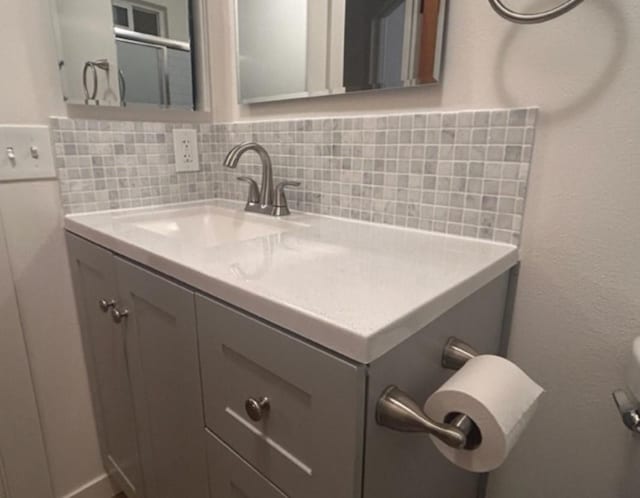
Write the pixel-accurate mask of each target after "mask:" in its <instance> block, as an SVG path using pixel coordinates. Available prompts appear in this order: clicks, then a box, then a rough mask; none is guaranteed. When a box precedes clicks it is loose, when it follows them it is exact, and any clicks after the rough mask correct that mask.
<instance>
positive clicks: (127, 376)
mask: <svg viewBox="0 0 640 498" xmlns="http://www.w3.org/2000/svg"><path fill="white" fill-rule="evenodd" d="M67 244H68V249H69V259H70V261H71V267H72V275H73V282H74V288H75V294H76V301H77V305H78V309H79V316H80V321H81V328H82V335H83V341H84V349H85V356H86V358H87V364H88V370H89V374H90V383H91V387H92V395H93V401H94V408H95V412H96V413H95V415H96V421H97V426H98V432H99V437H100V443H101V447H102V452H103V457H104V461H105V466H106V468H107V471H108V472H109V474H110V475H111V476H113V478H114V480H115V481H116V483H117V484H118V485H119V486H120V487H121V489H122V490H123V491H124V492H125V493H126V494H127V496H129V498H143V497H145V498H176V497H180V498H208V497H209V486H208V477H207V463H206V443H205V439H204V434H203V432H204V416H203V411H202V392H201V383H200V370H199V362H198V345H197V335H196V322H195V304H194V293H193V292H192V291H191V290H188V289H186V288H184V287H182V286H180V285H177V284H175V283H173V282H171V281H169V280H167V279H165V278H163V277H161V276H159V275H157V274H155V273H152V272H149V271H147V270H144V269H143V268H141V267H139V266H136V265H133V264H131V263H129V262H127V261H125V260H124V259H121V258H118V257H116V256H114V255H113V254H112V253H111V252H109V251H107V250H105V249H102V248H100V247H99V246H97V245H95V244H92V243H90V242H87V241H85V240H84V239H81V238H79V237H76V236H74V235H71V234H69V233H68V234H67ZM101 300H104V301H105V303H103V304H104V305H105V308H106V311H104V312H103V310H102V309H101V306H100V301H101ZM114 313H115V316H114ZM118 313H119V314H120V316H119V317H118ZM143 483H144V485H143ZM143 488H144V491H143Z"/></svg>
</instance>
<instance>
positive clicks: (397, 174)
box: [52, 108, 537, 244]
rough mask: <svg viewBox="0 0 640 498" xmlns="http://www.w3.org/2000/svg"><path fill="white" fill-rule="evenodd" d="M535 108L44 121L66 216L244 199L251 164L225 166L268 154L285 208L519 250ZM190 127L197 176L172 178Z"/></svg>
mask: <svg viewBox="0 0 640 498" xmlns="http://www.w3.org/2000/svg"><path fill="white" fill-rule="evenodd" d="M536 115H537V111H536V109H533V108H530V109H498V110H478V111H456V112H445V113H439V112H438V113H431V112H429V113H426V112H425V113H417V114H395V115H381V116H358V117H337V118H318V119H292V120H278V121H259V122H240V123H229V124H201V125H194V124H179V123H141V122H114V121H86V120H71V119H54V120H52V133H53V141H54V146H55V151H56V156H57V166H58V173H59V179H60V188H61V193H62V200H63V205H64V207H65V210H66V211H67V212H84V211H93V210H99V209H113V208H121V207H136V206H144V205H153V204H165V203H170V202H181V201H189V200H198V199H207V198H214V197H215V198H225V199H235V200H246V196H247V185H246V184H244V183H241V182H238V181H237V180H236V177H237V176H238V175H241V174H242V175H247V174H248V175H251V176H254V177H256V180H258V183H260V182H259V177H260V174H261V168H260V164H259V160H258V158H257V155H255V154H253V153H252V152H249V153H247V154H245V156H243V158H242V160H241V162H240V165H239V166H238V169H237V170H235V171H234V170H228V169H225V168H224V167H223V166H222V161H223V158H224V156H225V154H226V153H227V152H228V151H229V150H230V149H231V147H233V146H234V145H236V144H237V143H240V142H244V141H256V142H258V143H260V144H262V145H263V146H264V147H265V148H266V149H267V150H268V151H269V153H270V155H271V158H272V162H273V166H274V181H276V182H277V181H280V180H285V179H286V180H299V181H300V182H301V183H302V185H301V187H299V188H292V189H290V190H289V191H288V195H287V197H288V199H289V205H290V207H291V208H292V209H298V210H302V211H307V212H313V213H320V214H328V215H334V216H342V217H348V218H354V219H359V220H364V221H373V222H379V223H387V224H393V225H398V226H406V227H412V228H419V229H424V230H432V231H438V232H446V233H450V234H457V235H464V236H468V237H475V238H483V239H490V240H496V241H501V242H508V243H513V244H518V243H519V237H520V231H521V226H522V214H523V211H524V200H525V195H526V189H527V180H528V176H529V166H530V162H531V156H532V149H533V143H534V135H535V123H536ZM175 128H197V129H198V131H199V134H198V147H199V153H200V166H201V171H200V172H198V173H176V172H175V158H174V154H173V138H172V130H173V129H175Z"/></svg>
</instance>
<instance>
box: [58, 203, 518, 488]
mask: <svg viewBox="0 0 640 498" xmlns="http://www.w3.org/2000/svg"><path fill="white" fill-rule="evenodd" d="M65 228H66V231H67V244H68V249H69V257H70V261H71V267H72V275H73V282H74V287H75V293H76V300H77V305H78V310H79V315H80V322H81V327H82V333H83V341H84V349H85V353H86V359H87V366H88V370H89V374H90V382H91V388H92V394H93V402H94V409H95V416H96V421H97V426H98V433H99V437H100V443H101V448H102V452H103V458H104V463H105V466H106V468H107V471H108V473H109V475H110V476H112V478H113V479H114V481H115V482H116V483H117V485H118V486H120V487H121V488H122V490H123V491H124V492H125V493H126V494H127V495H128V496H129V497H137V498H143V497H144V498H176V497H182V498H207V497H211V498H231V497H239V496H242V497H247V498H272V497H273V498H275V497H285V496H289V497H295V498H327V497H331V498H356V497H365V498H389V497H396V498H405V497H406V498H410V497H414V496H425V497H433V498H467V497H468V498H472V497H475V496H477V494H478V492H479V491H478V489H479V482H480V478H479V476H478V475H477V474H471V473H468V472H464V471H462V470H460V469H458V468H456V467H454V466H453V465H451V464H450V463H449V462H447V461H446V460H445V459H444V458H443V457H442V456H441V455H440V454H439V453H438V452H437V451H436V449H435V447H434V446H433V445H432V444H431V442H430V441H429V438H428V436H426V435H423V434H405V433H399V432H395V431H392V430H390V429H388V428H385V427H381V426H379V425H378V424H377V423H376V417H375V411H376V403H377V401H378V399H379V398H380V396H381V394H382V393H383V392H384V390H385V389H386V388H387V387H388V386H389V385H397V386H400V387H401V388H402V389H403V390H404V391H405V392H406V393H408V394H410V395H411V396H412V397H413V398H414V399H415V400H416V401H418V402H419V403H422V402H423V401H424V400H425V399H426V398H427V397H428V396H429V394H430V393H431V392H433V391H434V390H435V389H436V388H437V387H438V386H439V385H441V384H442V383H443V381H444V380H445V379H446V378H447V377H448V376H449V375H451V374H450V372H447V371H446V370H444V369H443V368H442V366H441V355H442V349H443V346H444V344H445V342H446V341H447V338H449V337H450V336H456V337H459V338H460V339H463V340H464V341H466V342H468V343H469V344H471V345H473V346H474V347H475V348H476V349H478V350H479V351H481V352H488V353H499V352H502V353H504V341H505V340H506V335H507V334H506V332H507V329H508V322H509V319H508V318H509V315H510V304H509V301H510V296H511V295H512V291H513V281H514V278H513V277H514V275H515V273H516V270H515V268H517V262H518V253H517V249H516V248H515V247H514V246H511V245H506V244H499V243H495V242H487V241H481V240H476V239H467V238H462V237H455V236H451V235H444V234H436V233H431V232H424V231H417V230H409V229H401V228H394V227H385V226H381V225H375V224H369V223H361V222H354V221H348V220H341V219H336V218H328V217H323V216H316V215H306V214H293V215H291V216H288V217H286V219H275V218H270V217H266V216H262V215H259V214H251V213H245V212H243V211H242V205H241V204H239V203H231V202H229V201H206V202H195V203H185V204H181V205H172V206H164V207H157V208H141V209H129V210H119V211H103V212H96V213H88V214H81V215H69V216H67V217H66V220H65ZM416 490H419V491H416ZM432 491H433V494H432ZM417 493H419V494H417Z"/></svg>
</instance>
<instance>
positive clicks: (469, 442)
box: [376, 337, 482, 449]
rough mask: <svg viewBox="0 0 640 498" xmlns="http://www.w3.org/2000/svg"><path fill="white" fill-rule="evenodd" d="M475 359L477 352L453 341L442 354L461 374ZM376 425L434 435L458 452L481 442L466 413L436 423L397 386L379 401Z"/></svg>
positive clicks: (389, 388) (451, 366) (473, 424)
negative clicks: (468, 362)
mask: <svg viewBox="0 0 640 498" xmlns="http://www.w3.org/2000/svg"><path fill="white" fill-rule="evenodd" d="M476 356H478V352H477V351H476V350H475V349H473V348H472V347H471V346H469V345H468V344H467V343H466V342H464V341H461V340H460V339H458V338H456V337H450V338H449V339H448V340H447V343H446V344H445V346H444V350H443V352H442V366H443V367H444V368H447V369H450V370H460V369H461V368H462V367H463V366H464V364H465V363H466V362H467V361H469V360H470V359H472V358H475V357H476ZM376 422H377V424H378V425H381V426H383V427H387V428H389V429H393V430H396V431H400V432H420V433H426V434H431V435H433V436H435V437H437V438H438V439H440V440H441V441H442V442H443V443H445V444H447V445H449V446H451V447H453V448H457V449H462V448H466V449H473V448H475V447H477V446H478V445H479V444H480V442H481V440H482V436H481V434H480V431H479V430H478V427H477V426H476V424H475V423H474V422H473V420H471V418H470V417H468V416H467V415H465V414H464V413H453V414H451V416H450V417H447V419H446V420H445V421H444V422H437V421H435V420H433V419H432V418H431V417H429V416H428V415H427V414H425V413H424V411H423V410H422V408H420V406H418V404H417V403H416V402H415V401H414V400H413V399H412V398H411V396H409V395H408V394H407V393H405V392H404V391H402V390H401V389H400V388H399V387H397V386H395V385H390V386H388V387H387V388H386V389H385V390H384V392H383V393H382V395H381V396H380V398H379V399H378V403H377V405H376Z"/></svg>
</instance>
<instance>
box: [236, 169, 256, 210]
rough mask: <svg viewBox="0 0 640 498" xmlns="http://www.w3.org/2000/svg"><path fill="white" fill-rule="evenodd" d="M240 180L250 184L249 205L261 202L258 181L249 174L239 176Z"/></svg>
mask: <svg viewBox="0 0 640 498" xmlns="http://www.w3.org/2000/svg"><path fill="white" fill-rule="evenodd" d="M238 180H240V181H241V182H247V183H248V184H249V198H248V199H247V205H249V204H258V203H259V202H260V191H259V189H258V184H257V183H256V181H255V180H254V179H253V178H250V177H248V176H239V177H238Z"/></svg>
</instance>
